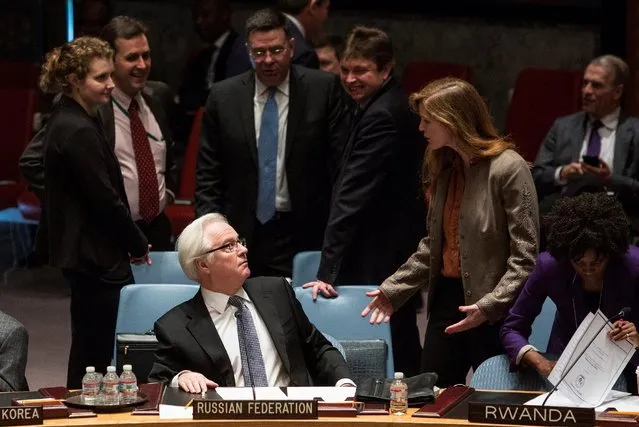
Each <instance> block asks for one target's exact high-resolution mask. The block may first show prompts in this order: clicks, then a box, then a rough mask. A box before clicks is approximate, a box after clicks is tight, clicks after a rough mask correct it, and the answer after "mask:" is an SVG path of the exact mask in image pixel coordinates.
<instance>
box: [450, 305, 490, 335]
mask: <svg viewBox="0 0 639 427" xmlns="http://www.w3.org/2000/svg"><path fill="white" fill-rule="evenodd" d="M459 311H461V312H462V313H466V318H465V319H463V320H460V321H459V322H457V323H455V324H454V325H450V326H449V327H447V328H446V329H445V330H444V332H446V333H447V334H455V333H457V332H463V331H467V330H468V329H472V328H476V327H477V326H479V325H481V324H482V323H484V322H485V321H486V320H488V318H487V317H486V315H485V314H484V313H483V312H482V311H481V310H480V309H479V307H478V306H477V304H473V305H462V306H460V307H459Z"/></svg>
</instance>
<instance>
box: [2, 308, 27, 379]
mask: <svg viewBox="0 0 639 427" xmlns="http://www.w3.org/2000/svg"><path fill="white" fill-rule="evenodd" d="M28 348H29V332H28V331H27V328H25V327H24V325H23V324H22V323H20V322H18V321H17V320H16V319H14V318H13V317H11V316H9V315H8V314H6V313H4V312H2V311H0V391H27V390H29V385H28V384H27V378H26V377H25V375H24V373H25V370H26V368H27V354H28Z"/></svg>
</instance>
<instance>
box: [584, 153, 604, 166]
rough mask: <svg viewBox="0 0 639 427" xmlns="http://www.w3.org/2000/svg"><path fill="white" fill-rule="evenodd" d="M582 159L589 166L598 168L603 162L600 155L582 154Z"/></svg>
mask: <svg viewBox="0 0 639 427" xmlns="http://www.w3.org/2000/svg"><path fill="white" fill-rule="evenodd" d="M581 159H582V160H583V162H584V163H585V164H587V165H589V166H592V167H595V168H598V167H599V166H600V164H601V160H599V157H597V156H585V155H584V156H581Z"/></svg>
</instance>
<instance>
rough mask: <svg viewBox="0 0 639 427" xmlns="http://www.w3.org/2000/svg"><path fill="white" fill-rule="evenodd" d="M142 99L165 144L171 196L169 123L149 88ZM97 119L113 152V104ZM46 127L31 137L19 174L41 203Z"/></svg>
mask: <svg viewBox="0 0 639 427" xmlns="http://www.w3.org/2000/svg"><path fill="white" fill-rule="evenodd" d="M142 96H143V97H144V100H145V101H146V103H147V104H148V105H149V108H150V109H151V112H152V113H153V115H154V116H155V120H157V122H158V125H159V126H160V130H161V131H162V136H163V137H164V141H165V143H166V164H165V182H166V188H167V189H168V190H169V191H171V192H172V193H173V194H175V193H176V191H177V184H176V182H175V179H174V173H173V169H174V167H175V166H174V162H173V139H172V138H171V132H170V129H169V126H168V120H167V117H166V115H165V113H164V109H163V107H162V104H161V101H159V100H158V99H157V97H156V94H155V93H154V92H153V90H152V88H151V87H150V86H149V87H146V88H144V89H143V90H142ZM98 116H99V117H100V121H101V122H102V125H103V127H104V134H105V137H106V140H107V143H108V144H109V146H110V147H111V149H112V150H113V149H114V148H115V119H114V115H113V103H111V102H109V103H107V104H105V105H102V106H100V107H99V108H98ZM47 126H48V125H46V126H44V127H43V128H42V129H40V131H39V132H38V133H37V134H36V135H35V136H34V137H33V139H32V140H31V142H29V144H28V145H27V147H26V148H25V150H24V152H23V153H22V156H21V157H20V162H19V164H20V171H21V172H22V175H23V176H24V177H25V178H26V180H27V181H28V182H29V189H30V190H31V191H33V192H34V193H35V194H36V195H38V197H39V198H40V200H42V195H43V194H44V136H45V134H46V132H47Z"/></svg>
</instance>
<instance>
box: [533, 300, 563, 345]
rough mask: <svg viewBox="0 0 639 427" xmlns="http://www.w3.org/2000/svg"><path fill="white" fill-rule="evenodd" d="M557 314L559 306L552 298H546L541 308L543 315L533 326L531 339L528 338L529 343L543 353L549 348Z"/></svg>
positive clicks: (540, 314)
mask: <svg viewBox="0 0 639 427" xmlns="http://www.w3.org/2000/svg"><path fill="white" fill-rule="evenodd" d="M556 313H557V306H556V305H555V303H554V302H552V300H551V299H550V298H546V301H544V305H543V307H542V308H541V313H539V315H538V316H537V318H536V319H535V321H534V322H533V324H532V331H531V334H530V337H528V342H529V343H530V344H531V345H533V346H535V348H536V349H537V350H539V351H540V352H542V353H543V352H545V351H546V349H547V348H548V340H549V339H550V332H551V330H552V325H553V323H554V322H555V314H556Z"/></svg>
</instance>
